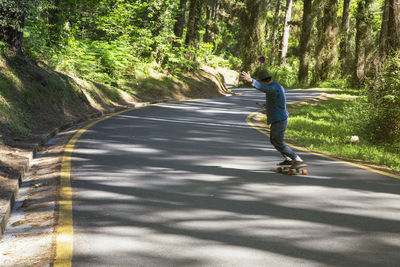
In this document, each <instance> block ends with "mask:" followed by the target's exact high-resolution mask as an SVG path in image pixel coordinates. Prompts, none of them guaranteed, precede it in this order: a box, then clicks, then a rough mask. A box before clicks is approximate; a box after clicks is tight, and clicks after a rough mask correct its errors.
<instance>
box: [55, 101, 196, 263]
mask: <svg viewBox="0 0 400 267" xmlns="http://www.w3.org/2000/svg"><path fill="white" fill-rule="evenodd" d="M196 100H200V99H183V100H170V101H165V102H158V103H149V104H147V103H146V104H144V105H140V106H137V107H133V108H128V109H126V110H122V111H118V112H115V113H112V114H110V115H107V116H105V117H103V118H100V119H97V120H95V121H93V122H91V123H89V124H88V125H86V126H84V127H83V128H81V129H79V130H78V132H76V133H75V134H74V136H73V137H72V138H71V139H70V140H69V141H68V143H67V145H66V147H65V149H64V154H63V157H62V163H61V174H60V185H59V193H58V203H59V207H58V220H57V229H56V231H55V232H56V241H55V246H56V255H55V261H54V264H53V266H54V267H70V266H71V265H72V257H73V249H74V248H73V244H74V238H73V236H74V225H73V215H72V187H71V157H72V153H73V151H74V148H75V144H76V142H77V141H78V139H79V138H80V137H81V136H82V135H83V134H84V133H85V132H86V131H87V130H88V129H90V128H91V127H93V126H94V125H96V124H97V123H100V122H102V121H104V120H107V119H109V118H111V117H114V116H117V115H120V114H122V113H126V112H130V111H133V110H137V109H141V108H147V107H150V106H158V105H162V104H174V103H180V102H189V101H196Z"/></svg>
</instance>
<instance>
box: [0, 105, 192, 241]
mask: <svg viewBox="0 0 400 267" xmlns="http://www.w3.org/2000/svg"><path fill="white" fill-rule="evenodd" d="M185 100H190V99H185ZM178 101H183V100H181V99H160V100H154V101H150V102H138V103H135V104H133V105H128V106H120V107H115V108H112V109H110V110H108V111H107V112H96V113H94V114H90V115H88V116H87V117H83V118H80V119H77V120H75V121H70V122H67V123H65V124H63V125H61V126H60V127H57V128H55V129H54V130H52V131H51V132H49V133H47V134H44V135H42V137H41V140H40V141H39V143H38V144H36V145H34V147H33V148H32V150H31V151H29V152H28V158H27V160H26V162H25V164H24V165H23V167H24V168H23V171H22V173H21V174H20V175H19V177H18V179H15V180H16V184H15V186H14V188H13V190H12V193H11V194H10V196H9V197H8V199H7V200H6V202H8V203H7V204H6V205H5V207H4V211H1V214H0V240H1V238H2V237H3V234H4V232H5V231H6V228H7V223H8V220H9V218H10V216H11V212H12V209H13V207H14V204H15V202H16V199H17V196H18V191H19V188H20V186H21V184H22V183H23V182H24V180H25V174H26V173H27V172H28V171H29V170H30V168H31V165H32V161H33V159H34V158H35V157H36V155H37V153H38V151H39V148H40V147H41V146H44V145H45V144H46V143H47V142H48V141H49V140H50V139H52V138H53V137H55V136H56V135H57V134H59V133H60V132H62V131H64V130H66V129H69V128H71V127H73V126H76V125H78V124H81V123H85V122H88V121H91V120H95V119H100V118H103V117H106V116H108V115H111V114H114V113H116V112H121V111H129V110H130V109H134V108H145V107H148V106H151V105H155V104H162V103H173V102H178Z"/></svg>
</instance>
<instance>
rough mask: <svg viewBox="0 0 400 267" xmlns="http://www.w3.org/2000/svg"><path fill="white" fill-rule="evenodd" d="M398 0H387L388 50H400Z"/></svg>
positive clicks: (399, 9) (399, 10) (399, 11)
mask: <svg viewBox="0 0 400 267" xmlns="http://www.w3.org/2000/svg"><path fill="white" fill-rule="evenodd" d="M399 27H400V1H399V0H389V19H388V38H387V39H388V46H389V47H388V50H389V51H388V52H389V53H391V52H398V51H399V50H400V29H399Z"/></svg>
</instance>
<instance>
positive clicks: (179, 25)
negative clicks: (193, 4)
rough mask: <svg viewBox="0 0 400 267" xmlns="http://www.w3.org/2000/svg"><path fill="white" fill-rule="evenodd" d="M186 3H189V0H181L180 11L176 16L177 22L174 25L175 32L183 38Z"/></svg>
mask: <svg viewBox="0 0 400 267" xmlns="http://www.w3.org/2000/svg"><path fill="white" fill-rule="evenodd" d="M186 3H187V0H180V3H179V12H178V14H177V15H176V17H175V19H176V22H175V25H174V34H175V36H176V37H178V38H182V36H183V29H184V28H185V17H186ZM175 44H176V43H175Z"/></svg>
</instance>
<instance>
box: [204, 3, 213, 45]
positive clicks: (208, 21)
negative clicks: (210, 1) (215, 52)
mask: <svg viewBox="0 0 400 267" xmlns="http://www.w3.org/2000/svg"><path fill="white" fill-rule="evenodd" d="M211 16H212V9H211V8H210V7H209V6H207V7H206V28H205V34H204V42H205V43H210V42H211V39H212V38H211V24H212V21H211Z"/></svg>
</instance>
